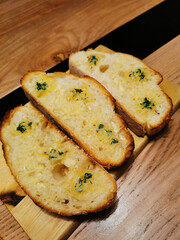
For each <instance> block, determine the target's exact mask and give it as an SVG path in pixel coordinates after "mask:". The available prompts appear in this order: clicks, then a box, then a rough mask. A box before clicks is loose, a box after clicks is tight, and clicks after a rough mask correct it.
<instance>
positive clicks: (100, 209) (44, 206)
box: [0, 105, 117, 216]
mask: <svg viewBox="0 0 180 240" xmlns="http://www.w3.org/2000/svg"><path fill="white" fill-rule="evenodd" d="M21 107H22V105H21V106H19V107H16V108H15V109H13V110H11V111H9V112H7V113H6V114H5V116H4V119H3V121H2V122H1V124H0V140H1V142H2V147H3V153H4V158H5V160H6V163H7V165H8V167H9V169H10V171H11V174H12V175H13V176H14V178H15V180H16V182H17V183H18V184H19V185H20V186H21V188H22V189H23V191H24V192H25V193H26V194H27V195H28V196H29V197H30V198H31V199H32V200H33V201H34V202H35V203H36V204H37V205H39V206H40V207H42V208H44V209H45V210H47V211H50V212H52V213H56V214H60V215H62V216H73V215H83V214H88V213H93V212H99V211H102V210H104V209H106V208H108V207H110V206H111V205H112V204H113V203H114V201H115V200H116V193H117V185H116V181H115V180H114V179H113V178H112V177H111V176H110V174H109V173H108V172H107V171H106V170H105V169H104V168H103V167H101V166H100V165H99V164H98V163H95V162H94V161H93V160H92V159H91V158H88V159H89V161H90V162H91V163H92V164H94V165H96V167H98V168H101V170H102V171H104V172H105V173H106V175H107V176H108V178H109V180H111V182H112V183H113V190H114V191H113V192H112V198H111V199H109V201H108V202H106V203H105V204H104V203H103V204H102V205H101V206H99V207H96V208H93V209H89V210H87V211H85V210H84V211H79V212H75V213H74V212H72V213H70V212H68V211H57V210H56V209H55V208H50V207H48V206H46V205H44V204H42V202H40V201H38V199H37V198H34V197H33V196H32V195H31V193H30V192H29V191H28V190H27V189H26V188H25V187H23V186H22V185H21V183H20V182H19V181H18V178H17V176H16V174H14V173H13V169H12V168H11V164H10V162H9V161H8V154H7V151H6V145H7V144H6V141H4V139H3V137H2V133H1V131H2V128H3V126H4V125H6V124H9V121H10V119H11V117H12V116H13V114H14V112H15V111H17V110H18V109H19V108H21ZM36 111H38V110H36ZM44 119H45V121H48V120H47V119H46V118H45V117H44ZM48 124H50V125H51V126H53V127H54V128H56V131H58V133H59V134H61V135H62V136H65V137H66V138H67V141H70V142H71V143H72V144H74V145H75V146H77V145H76V144H75V143H74V142H73V141H72V140H71V139H69V138H68V137H67V136H66V135H65V134H64V133H63V132H61V131H60V130H59V129H58V128H57V127H56V126H55V125H54V124H52V123H51V122H49V121H48ZM79 149H80V148H79Z"/></svg>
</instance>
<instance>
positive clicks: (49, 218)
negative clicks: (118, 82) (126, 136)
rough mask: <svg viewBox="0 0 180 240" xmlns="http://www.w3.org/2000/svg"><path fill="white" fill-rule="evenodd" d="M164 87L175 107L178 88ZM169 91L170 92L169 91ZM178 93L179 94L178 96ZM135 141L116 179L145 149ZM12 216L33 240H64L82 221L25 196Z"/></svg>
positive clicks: (142, 140)
mask: <svg viewBox="0 0 180 240" xmlns="http://www.w3.org/2000/svg"><path fill="white" fill-rule="evenodd" d="M98 49H99V50H101V51H104V50H107V51H109V49H105V48H104V47H103V46H100V47H98ZM165 83H166V84H165V86H168V87H167V88H168V91H169V95H170V96H173V95H174V89H177V90H178V91H176V92H177V94H176V95H175V96H176V97H175V98H173V102H174V107H176V106H177V104H178V102H179V101H180V88H177V85H173V83H171V82H169V81H167V80H165ZM170 90H171V91H170ZM178 92H179V94H178ZM133 137H134V140H135V150H134V153H133V156H132V158H130V159H129V161H127V162H126V163H125V164H124V165H123V166H122V167H121V168H120V169H118V171H117V170H116V171H113V172H111V174H112V175H113V176H114V177H115V178H116V179H118V178H119V177H121V176H123V174H124V173H125V172H126V170H127V168H128V167H131V165H132V163H133V161H134V159H135V157H136V156H137V154H138V153H139V152H140V151H141V150H142V149H143V148H144V147H145V145H146V144H147V141H148V138H147V136H145V137H144V138H139V137H137V136H135V135H133ZM11 212H12V214H13V215H14V216H15V218H16V219H17V220H18V222H19V223H20V224H21V225H22V226H23V229H24V230H25V231H26V232H27V233H28V234H29V235H30V237H31V238H32V239H34V240H39V239H41V240H42V239H46V238H47V236H50V237H49V238H50V239H53V240H55V239H66V238H67V236H68V235H69V234H70V233H71V232H72V231H73V230H74V229H75V228H76V227H77V226H78V225H79V224H80V222H82V221H83V220H84V218H83V217H79V219H78V218H76V217H74V218H71V219H69V218H62V217H58V216H54V215H53V214H50V213H47V212H46V211H43V210H42V209H41V208H39V207H38V206H36V205H35V204H34V203H33V202H32V200H30V199H29V197H28V196H26V197H25V198H24V199H23V201H21V202H20V203H19V204H18V205H17V206H16V207H15V208H14V209H13V210H12V211H11Z"/></svg>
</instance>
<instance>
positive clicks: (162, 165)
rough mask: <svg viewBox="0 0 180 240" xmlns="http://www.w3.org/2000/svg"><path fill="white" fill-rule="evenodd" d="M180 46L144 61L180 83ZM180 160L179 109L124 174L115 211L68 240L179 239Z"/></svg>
mask: <svg viewBox="0 0 180 240" xmlns="http://www.w3.org/2000/svg"><path fill="white" fill-rule="evenodd" d="M179 41H180V36H178V37H177V38H175V39H174V40H173V41H171V42H169V43H168V44H166V45H165V46H163V47H162V48H160V49H159V50H157V51H156V52H155V53H153V54H151V55H150V56H149V57H147V58H146V59H145V62H146V63H148V64H149V65H150V66H151V65H152V64H153V67H154V68H156V66H158V65H160V66H161V71H162V72H163V75H164V76H166V77H170V79H171V80H172V82H176V83H180V65H179V59H178V57H175V58H173V57H174V56H176V54H177V52H176V51H177V46H178V44H179ZM172 58H173V59H172ZM161 60H162V62H163V64H162V65H161V64H160V63H161ZM151 63H152V64H151ZM169 68H170V69H172V71H170V70H169ZM156 69H157V70H158V68H156ZM167 90H169V89H167ZM174 93H175V94H176V90H175V89H174ZM179 161H180V110H178V112H176V113H175V114H174V115H173V118H172V120H171V121H170V124H169V126H168V127H167V128H165V129H164V130H163V131H162V132H161V133H160V134H159V135H158V136H157V137H156V138H154V139H152V140H151V142H150V143H149V144H148V145H147V146H146V148H145V149H144V150H143V151H142V152H141V153H140V155H139V156H138V157H137V158H136V159H135V160H134V162H132V164H131V165H129V168H128V169H125V171H121V173H122V174H121V175H120V176H119V180H118V201H117V203H116V205H115V206H114V208H112V209H111V211H110V212H107V213H102V214H99V216H96V217H95V216H93V217H92V218H87V219H86V221H84V222H83V223H82V224H81V225H80V226H79V227H78V228H77V229H76V231H75V232H74V233H73V234H72V235H71V237H70V238H69V240H72V239H78V240H84V239H90V240H91V239H98V240H101V239H103V240H106V239H113V240H116V239H117V240H118V239H123V240H131V239H133V240H144V239H151V240H156V239H160V240H165V239H168V240H170V239H172V240H179V239H180V230H179V224H180V193H179V186H180V174H179V172H180V164H179ZM123 168H124V167H123Z"/></svg>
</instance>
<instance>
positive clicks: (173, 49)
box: [144, 35, 180, 84]
mask: <svg viewBox="0 0 180 240" xmlns="http://www.w3.org/2000/svg"><path fill="white" fill-rule="evenodd" d="M179 53H180V35H179V36H177V37H176V38H174V39H173V40H171V41H170V42H169V43H167V44H166V45H164V46H163V47H162V48H159V49H158V50H157V51H155V52H154V53H152V54H151V55H149V56H148V57H147V58H145V59H144V62H145V63H147V64H149V65H150V66H151V67H152V68H154V69H156V70H157V71H158V72H160V73H161V74H162V75H163V77H164V78H167V79H169V80H170V81H172V82H173V83H177V84H180V77H179V70H180V54H179Z"/></svg>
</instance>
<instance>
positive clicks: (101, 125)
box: [96, 123, 104, 132]
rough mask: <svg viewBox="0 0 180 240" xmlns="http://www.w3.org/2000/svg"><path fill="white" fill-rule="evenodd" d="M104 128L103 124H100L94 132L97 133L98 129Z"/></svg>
mask: <svg viewBox="0 0 180 240" xmlns="http://www.w3.org/2000/svg"><path fill="white" fill-rule="evenodd" d="M102 128H104V124H102V123H100V124H99V126H98V130H96V132H99V130H100V129H102Z"/></svg>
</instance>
